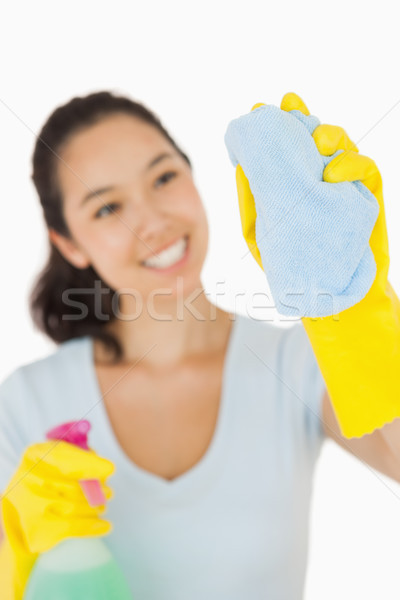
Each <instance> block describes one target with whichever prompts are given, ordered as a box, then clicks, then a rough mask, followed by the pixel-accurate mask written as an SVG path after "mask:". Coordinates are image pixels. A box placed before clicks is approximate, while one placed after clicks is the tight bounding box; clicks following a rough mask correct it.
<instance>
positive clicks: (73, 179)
mask: <svg viewBox="0 0 400 600" xmlns="http://www.w3.org/2000/svg"><path fill="white" fill-rule="evenodd" d="M60 157H61V160H60V161H59V162H58V178H59V185H60V187H61V193H62V197H63V210H64V217H65V220H66V222H67V225H68V227H69V230H70V232H71V235H72V238H73V239H72V241H69V240H67V239H66V238H64V237H63V236H60V235H59V234H57V233H56V232H54V231H53V230H51V231H50V232H49V233H50V239H51V240H52V241H53V242H54V243H55V244H56V245H57V246H58V248H59V250H60V251H61V252H62V253H63V255H64V256H65V258H66V259H67V260H69V261H70V262H71V263H72V264H74V265H75V266H76V267H78V268H86V267H88V266H90V265H91V266H92V267H93V268H94V269H95V271H96V272H97V273H98V274H99V275H100V277H101V278H102V279H103V280H104V282H106V283H107V285H109V286H110V287H112V288H113V289H115V290H122V288H123V289H124V290H125V291H126V293H128V294H129V291H127V290H132V289H134V290H135V293H136V294H137V293H139V294H141V296H142V300H143V301H144V302H145V301H146V298H147V297H148V294H149V293H150V292H153V294H154V290H155V288H163V290H164V292H161V291H160V294H164V297H165V298H168V293H167V291H168V290H169V297H170V298H171V297H173V296H175V295H176V291H177V280H178V279H180V280H181V283H180V290H181V292H182V293H183V294H185V295H186V294H188V293H190V292H191V291H192V290H193V289H194V288H199V287H201V282H200V273H201V270H202V265H203V262H204V260H205V257H206V254H207V247H208V223H207V217H206V213H205V210H204V207H203V204H202V201H201V199H200V196H199V194H198V191H197V189H196V186H195V184H194V181H193V177H192V173H191V169H190V167H189V165H188V164H187V163H186V161H185V160H184V159H183V158H182V157H181V155H180V154H179V153H178V152H177V151H176V150H175V149H174V147H173V146H172V145H171V144H170V143H169V142H168V140H167V139H166V138H164V137H163V135H162V134H161V133H160V132H159V131H158V130H157V129H156V128H155V127H153V126H151V125H149V124H147V123H144V122H142V121H140V120H139V119H136V118H135V117H131V116H129V115H125V114H118V115H112V116H108V117H106V118H104V119H103V120H102V121H101V122H99V123H98V124H96V125H93V126H90V127H89V128H88V129H87V130H84V131H82V132H79V133H77V134H76V135H74V136H73V138H71V141H69V142H68V143H67V144H66V146H65V147H64V148H63V149H62V151H61V154H60ZM156 159H157V160H156ZM102 188H109V189H108V190H107V191H106V192H104V193H99V192H98V193H97V194H92V195H91V196H89V194H91V193H92V192H93V191H96V190H100V189H102ZM182 238H187V239H188V244H187V250H186V251H185V254H184V260H183V261H182V260H180V259H181V257H182V254H181V251H182V250H183V249H184V247H185V244H184V242H183V241H182ZM177 240H181V242H180V243H179V244H178V245H177V247H176V253H175V254H174V252H173V250H172V249H171V252H170V253H169V255H167V256H164V259H165V260H166V261H167V260H168V261H169V262H171V260H172V261H173V262H174V264H173V265H172V266H170V267H169V268H167V267H165V264H166V263H164V265H159V268H153V267H151V266H146V265H144V264H143V261H144V260H146V259H149V258H151V257H154V256H155V253H157V254H160V253H161V250H162V249H163V248H165V247H167V246H170V245H173V244H174V243H175V242H176V241H177ZM179 276H180V277H179ZM165 294H166V295H165ZM121 298H122V295H121Z"/></svg>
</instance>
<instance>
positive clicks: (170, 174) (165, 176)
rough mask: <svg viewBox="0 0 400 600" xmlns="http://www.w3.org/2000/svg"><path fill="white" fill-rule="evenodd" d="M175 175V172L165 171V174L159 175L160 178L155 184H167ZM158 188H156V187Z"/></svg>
mask: <svg viewBox="0 0 400 600" xmlns="http://www.w3.org/2000/svg"><path fill="white" fill-rule="evenodd" d="M176 175H177V173H176V172H175V171H167V172H166V173H164V174H163V175H161V177H159V178H158V179H157V180H156V184H157V183H158V182H159V181H161V182H162V183H168V181H169V180H170V179H173V178H174V177H176ZM157 187H158V186H157Z"/></svg>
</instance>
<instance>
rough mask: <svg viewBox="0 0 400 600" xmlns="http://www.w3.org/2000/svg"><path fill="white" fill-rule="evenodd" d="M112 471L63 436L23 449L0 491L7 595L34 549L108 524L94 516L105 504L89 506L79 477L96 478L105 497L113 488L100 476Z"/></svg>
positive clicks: (25, 573)
mask: <svg viewBox="0 0 400 600" xmlns="http://www.w3.org/2000/svg"><path fill="white" fill-rule="evenodd" d="M113 471H114V465H113V463H112V462H111V461H109V460H107V459H106V458H102V457H100V456H98V455H97V454H96V453H95V452H94V451H93V450H89V451H87V450H82V449H81V448H79V447H77V446H75V445H73V444H69V443H67V442H64V441H59V440H52V441H48V442H43V443H38V444H33V445H31V446H29V447H28V448H27V449H26V450H25V452H24V455H23V457H22V460H21V462H20V465H19V466H18V468H17V470H16V471H15V473H14V475H13V477H12V478H11V480H10V482H9V484H8V486H7V489H6V490H5V492H4V495H3V497H2V516H3V525H4V531H5V540H4V542H3V544H4V545H5V548H4V549H2V552H3V554H2V553H1V552H0V574H1V580H2V582H3V581H7V583H8V588H7V584H6V588H7V589H8V591H9V592H10V598H13V599H15V598H21V597H22V594H23V590H24V589H25V585H26V582H27V579H28V577H29V574H30V571H31V569H32V567H33V566H34V563H35V561H36V559H37V557H38V555H39V553H42V552H45V551H47V550H50V549H51V548H52V547H53V546H55V545H56V544H57V543H58V542H60V541H61V540H64V539H65V538H68V537H72V536H79V537H83V536H85V537H86V536H100V535H104V534H106V533H108V532H109V531H110V530H111V523H110V522H109V521H107V520H105V519H101V518H100V517H99V515H101V514H102V513H103V512H104V511H105V508H106V506H105V505H101V506H97V507H92V506H90V505H89V503H88V501H87V500H86V497H85V495H84V493H83V491H82V489H81V486H80V484H79V480H81V479H98V480H99V482H100V486H101V488H102V490H103V492H104V494H105V497H106V498H107V499H110V498H112V496H113V492H112V490H111V488H110V487H109V486H108V485H106V483H105V480H106V479H107V477H109V476H110V475H111V474H112V473H113ZM6 569H7V570H8V572H6ZM10 571H11V572H10ZM3 575H4V577H3ZM3 586H4V584H2V587H3ZM3 590H4V587H3ZM10 590H12V592H11V591H10Z"/></svg>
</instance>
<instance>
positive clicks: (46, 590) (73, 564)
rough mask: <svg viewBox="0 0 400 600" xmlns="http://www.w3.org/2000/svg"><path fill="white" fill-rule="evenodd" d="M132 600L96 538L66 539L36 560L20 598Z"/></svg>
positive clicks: (121, 577) (25, 599)
mask: <svg viewBox="0 0 400 600" xmlns="http://www.w3.org/2000/svg"><path fill="white" fill-rule="evenodd" d="M106 599H110V600H133V599H132V594H131V592H130V590H129V587H128V585H127V582H126V580H125V577H124V575H123V573H122V571H121V570H120V568H119V566H118V565H117V563H116V562H115V560H114V559H113V557H112V555H111V553H110V552H109V550H108V548H107V547H106V545H105V544H104V543H103V542H102V541H101V540H100V539H98V538H69V539H66V540H64V541H62V542H60V543H59V544H58V545H57V546H55V547H54V548H52V549H51V550H49V551H48V552H46V553H44V554H42V555H41V556H39V558H38V559H37V561H36V563H35V566H34V568H33V569H32V572H31V576H30V578H29V580H28V584H27V586H26V589H25V594H24V600H106Z"/></svg>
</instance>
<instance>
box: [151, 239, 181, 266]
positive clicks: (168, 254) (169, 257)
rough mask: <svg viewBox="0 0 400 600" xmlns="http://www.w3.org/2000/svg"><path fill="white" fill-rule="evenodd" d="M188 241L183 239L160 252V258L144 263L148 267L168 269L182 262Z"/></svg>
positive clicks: (156, 257)
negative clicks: (179, 261)
mask: <svg viewBox="0 0 400 600" xmlns="http://www.w3.org/2000/svg"><path fill="white" fill-rule="evenodd" d="M186 245H187V240H186V239H185V238H181V239H180V240H178V241H177V242H175V244H173V245H172V246H170V247H169V248H167V249H166V250H163V251H162V252H160V254H159V255H158V256H152V257H151V258H149V259H147V260H145V261H144V263H143V264H144V265H145V266H146V267H155V268H157V269H166V268H167V267H171V266H172V265H173V264H174V263H176V262H178V260H181V258H182V257H183V255H184V254H185V251H186Z"/></svg>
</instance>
